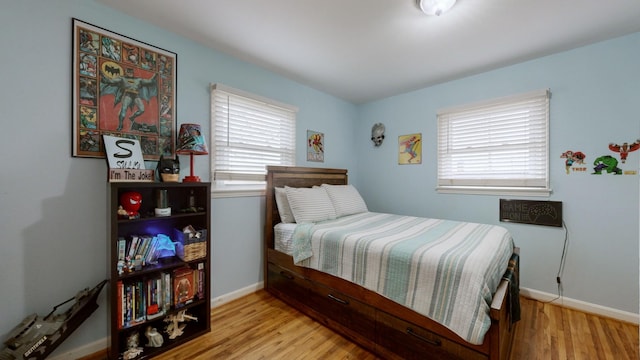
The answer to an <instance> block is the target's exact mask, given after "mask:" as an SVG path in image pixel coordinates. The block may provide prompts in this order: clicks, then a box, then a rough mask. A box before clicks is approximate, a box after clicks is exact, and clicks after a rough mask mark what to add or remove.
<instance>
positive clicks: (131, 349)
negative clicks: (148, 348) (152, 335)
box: [122, 331, 144, 360]
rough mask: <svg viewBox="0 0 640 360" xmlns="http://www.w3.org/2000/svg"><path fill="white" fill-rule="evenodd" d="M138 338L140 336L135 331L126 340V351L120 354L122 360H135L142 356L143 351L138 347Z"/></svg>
mask: <svg viewBox="0 0 640 360" xmlns="http://www.w3.org/2000/svg"><path fill="white" fill-rule="evenodd" d="M139 337H140V335H139V334H138V332H137V331H136V332H134V333H133V334H131V335H129V337H128V338H127V351H125V352H124V354H122V358H123V359H124V360H131V359H135V358H136V357H137V356H138V355H140V354H142V351H143V350H144V349H143V348H141V347H139V346H138V344H139Z"/></svg>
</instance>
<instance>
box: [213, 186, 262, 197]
mask: <svg viewBox="0 0 640 360" xmlns="http://www.w3.org/2000/svg"><path fill="white" fill-rule="evenodd" d="M264 194H265V189H264V186H213V187H212V188H211V198H213V199H217V198H235V197H250V196H264Z"/></svg>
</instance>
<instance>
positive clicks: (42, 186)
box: [0, 0, 357, 358]
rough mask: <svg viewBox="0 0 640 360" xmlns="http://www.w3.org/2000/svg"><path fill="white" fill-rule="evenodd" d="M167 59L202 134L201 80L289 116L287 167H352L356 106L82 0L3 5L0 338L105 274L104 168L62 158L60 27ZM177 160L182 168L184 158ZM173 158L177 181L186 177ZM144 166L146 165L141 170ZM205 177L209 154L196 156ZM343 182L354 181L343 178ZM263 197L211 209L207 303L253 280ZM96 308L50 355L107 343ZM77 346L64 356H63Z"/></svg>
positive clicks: (65, 62)
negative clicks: (316, 157)
mask: <svg viewBox="0 0 640 360" xmlns="http://www.w3.org/2000/svg"><path fill="white" fill-rule="evenodd" d="M72 17H76V18H79V19H81V20H83V21H86V22H88V23H91V24H94V25H97V26H100V27H104V28H106V29H109V30H112V31H114V32H118V33H121V34H124V35H127V36H130V37H132V38H134V39H137V40H140V41H144V42H147V43H149V44H152V45H154V46H157V47H161V48H165V49H168V50H171V51H174V52H176V53H177V54H178V62H177V64H178V67H177V70H178V83H177V91H178V98H177V119H178V122H179V123H183V122H197V123H200V124H202V125H203V129H204V131H205V133H207V134H209V124H208V122H209V104H210V101H209V83H211V82H222V83H224V84H226V85H228V86H232V87H236V88H238V89H242V90H245V91H249V92H253V93H255V94H258V95H262V96H265V97H270V98H273V99H275V100H278V101H280V102H284V103H288V104H292V105H295V106H297V107H299V109H300V110H299V113H298V125H297V133H298V139H297V146H298V156H297V163H298V165H307V166H318V167H339V168H349V169H353V168H355V158H354V157H351V156H343V154H350V153H351V152H352V148H353V145H352V143H353V142H352V139H353V138H354V119H355V118H356V116H357V108H356V107H355V106H354V105H353V104H350V103H348V102H345V101H342V100H340V99H337V98H335V97H332V96H329V95H327V94H324V93H322V92H319V91H316V90H314V89H312V88H309V87H307V86H304V85H301V84H298V83H295V82H293V81H290V80H288V79H286V78H283V77H281V76H279V75H276V74H274V73H272V72H269V71H266V70H264V69H261V68H258V67H255V66H252V65H249V64H247V63H245V62H242V61H239V60H237V59H235V58H232V57H230V56H227V55H225V54H222V53H220V52H216V51H213V50H210V49H208V48H205V47H203V46H201V45H199V44H196V43H194V42H192V41H189V40H186V39H184V38H181V37H179V36H177V35H175V34H172V33H169V32H167V31H163V30H161V29H159V28H157V27H154V26H152V25H150V24H147V23H144V22H141V21H138V20H136V19H134V18H131V17H129V16H126V15H123V14H122V13H118V12H116V11H114V10H112V9H110V8H108V7H104V6H102V5H101V4H99V3H96V2H95V1H86V0H57V1H46V0H6V1H3V2H2V11H0V44H2V46H3V49H4V50H3V52H2V54H3V55H2V56H3V58H2V67H1V68H0V79H2V84H4V86H3V87H2V88H0V105H1V106H0V119H2V120H1V121H2V125H3V128H2V131H0V154H1V155H0V156H1V160H2V164H3V165H4V166H5V170H4V171H2V172H0V204H2V207H1V208H0V229H2V237H1V238H0V248H1V250H0V289H1V290H0V300H1V301H0V339H2V340H4V339H6V335H7V333H8V332H9V331H10V330H11V329H12V328H13V327H14V326H16V325H18V324H19V323H20V321H22V319H23V318H24V317H25V316H27V315H29V314H32V313H38V314H40V315H46V314H47V313H49V311H51V309H52V307H53V306H54V305H56V304H58V303H60V302H62V301H64V300H67V299H68V298H69V297H71V296H73V295H75V294H76V293H77V291H79V290H80V289H82V288H84V287H89V286H94V285H95V284H97V283H98V282H100V281H101V280H102V279H104V278H105V277H106V274H107V265H106V264H107V261H106V260H107V259H106V249H107V248H106V245H107V243H106V237H107V225H106V221H107V210H106V196H107V192H106V188H107V185H106V181H105V176H106V161H105V160H103V159H87V158H73V157H71V100H70V94H71V52H72V47H71V18H72ZM307 129H310V130H315V131H321V132H324V133H325V140H326V147H325V148H326V154H325V162H324V163H307V162H306V155H305V140H306V139H305V138H306V130H307ZM183 160H184V159H183ZM188 164H189V162H188V161H182V176H181V177H183V176H184V175H186V174H188V173H189V165H188ZM148 165H150V166H153V167H155V163H153V164H148ZM195 167H196V169H195V172H196V175H198V176H200V177H201V178H202V179H203V180H209V179H210V176H209V171H208V167H209V157H208V156H198V157H196V158H195ZM352 178H353V179H357V175H356V174H354V175H353V177H352ZM263 208H264V199H263V197H245V198H237V199H214V200H213V202H212V209H213V211H212V216H213V217H212V227H213V229H212V232H211V233H212V239H213V248H212V263H213V274H212V276H211V282H212V296H213V297H214V298H216V297H220V296H222V295H225V294H229V293H232V292H234V291H237V290H239V289H243V288H246V287H251V286H255V285H256V284H258V283H260V282H261V281H262V252H261V251H262V228H263V222H264V220H263V219H264V211H263ZM105 296H106V291H103V293H102V294H101V297H100V302H99V305H100V308H99V309H98V310H97V311H96V312H95V313H94V314H93V315H92V316H91V317H90V318H89V319H87V321H86V322H85V323H84V324H83V325H82V326H81V328H79V329H78V330H77V331H76V332H74V333H73V334H72V335H71V337H70V338H69V339H67V340H66V341H65V342H64V343H63V344H62V345H61V346H60V347H59V348H58V349H57V350H56V352H55V353H54V355H55V354H58V355H59V354H64V355H61V356H62V357H64V358H72V357H73V356H74V355H82V353H81V352H82V351H87V350H88V351H91V350H93V351H95V350H97V349H101V348H104V347H105V346H106V337H107V333H106V332H107V325H106V305H105V304H106V302H105ZM83 346H84V347H85V348H84V349H80V351H81V352H80V353H77V352H76V353H74V352H73V351H72V350H70V349H76V348H81V347H83Z"/></svg>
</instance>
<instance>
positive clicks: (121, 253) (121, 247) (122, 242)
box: [118, 237, 127, 261]
mask: <svg viewBox="0 0 640 360" xmlns="http://www.w3.org/2000/svg"><path fill="white" fill-rule="evenodd" d="M126 251H127V239H125V238H123V237H119V238H118V261H124V258H125V257H126Z"/></svg>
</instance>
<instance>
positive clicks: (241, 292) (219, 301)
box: [211, 281, 264, 308]
mask: <svg viewBox="0 0 640 360" xmlns="http://www.w3.org/2000/svg"><path fill="white" fill-rule="evenodd" d="M262 288H264V282H262V281H260V282H257V283H255V284H253V285H249V286H247V287H244V288H242V289H238V290H236V291H233V292H230V293H228V294H224V295H221V296H218V297H215V298H213V299H211V308H215V307H218V306H220V305H224V304H226V303H228V302H230V301H233V300H236V299H239V298H241V297H243V296H245V295H249V294H252V293H254V292H256V291H258V290H260V289H262Z"/></svg>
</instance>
